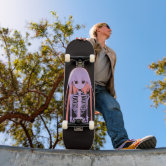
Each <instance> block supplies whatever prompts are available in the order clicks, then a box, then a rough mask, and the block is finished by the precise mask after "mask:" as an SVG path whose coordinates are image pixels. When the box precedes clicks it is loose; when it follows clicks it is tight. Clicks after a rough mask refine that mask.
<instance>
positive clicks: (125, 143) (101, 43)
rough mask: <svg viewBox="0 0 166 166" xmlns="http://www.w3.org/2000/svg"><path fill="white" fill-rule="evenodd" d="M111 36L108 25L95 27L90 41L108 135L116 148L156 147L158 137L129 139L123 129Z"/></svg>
mask: <svg viewBox="0 0 166 166" xmlns="http://www.w3.org/2000/svg"><path fill="white" fill-rule="evenodd" d="M111 33H112V30H111V28H110V27H109V25H107V24H106V23H98V24H95V25H94V26H93V27H92V28H91V30H90V37H91V38H89V39H87V40H88V41H90V42H91V44H92V45H93V47H94V50H95V56H96V61H95V102H96V103H95V104H96V110H98V111H99V112H100V113H101V114H102V115H103V117H104V120H105V122H106V126H107V132H108V135H109V136H110V137H111V140H112V144H113V147H114V148H115V149H138V148H141V149H149V148H155V146H156V138H155V137H154V136H146V137H144V138H142V139H137V140H134V139H132V140H130V139H129V138H128V135H127V132H126V129H125V127H124V121H123V115H122V112H121V109H120V105H119V103H118V102H117V100H116V93H115V89H114V70H115V64H116V54H115V52H114V51H113V50H112V49H111V48H109V47H108V46H107V45H106V40H107V39H109V37H110V35H111Z"/></svg>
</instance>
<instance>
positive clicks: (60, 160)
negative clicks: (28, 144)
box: [0, 146, 166, 166]
mask: <svg viewBox="0 0 166 166" xmlns="http://www.w3.org/2000/svg"><path fill="white" fill-rule="evenodd" d="M0 166H166V148H158V149H153V150H121V151H117V150H107V151H91V150H89V151H87V150H42V149H29V148H21V147H11V146H0Z"/></svg>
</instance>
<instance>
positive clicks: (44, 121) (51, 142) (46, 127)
mask: <svg viewBox="0 0 166 166" xmlns="http://www.w3.org/2000/svg"><path fill="white" fill-rule="evenodd" d="M40 118H41V120H42V122H43V124H44V127H45V128H46V130H47V132H48V134H49V137H50V147H49V149H51V148H52V136H51V133H50V130H49V129H48V127H47V125H46V122H45V121H44V119H43V117H42V116H41V115H40Z"/></svg>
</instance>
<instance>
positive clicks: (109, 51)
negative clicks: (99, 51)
mask: <svg viewBox="0 0 166 166" xmlns="http://www.w3.org/2000/svg"><path fill="white" fill-rule="evenodd" d="M106 49H107V51H108V53H110V54H112V55H113V56H116V53H115V51H114V50H113V49H112V48H110V47H108V46H106Z"/></svg>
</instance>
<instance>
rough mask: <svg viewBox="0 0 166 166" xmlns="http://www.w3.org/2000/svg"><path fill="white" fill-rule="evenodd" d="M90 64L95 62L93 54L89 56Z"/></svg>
mask: <svg viewBox="0 0 166 166" xmlns="http://www.w3.org/2000/svg"><path fill="white" fill-rule="evenodd" d="M89 58H90V62H91V63H94V62H95V55H94V54H90V57H89Z"/></svg>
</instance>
